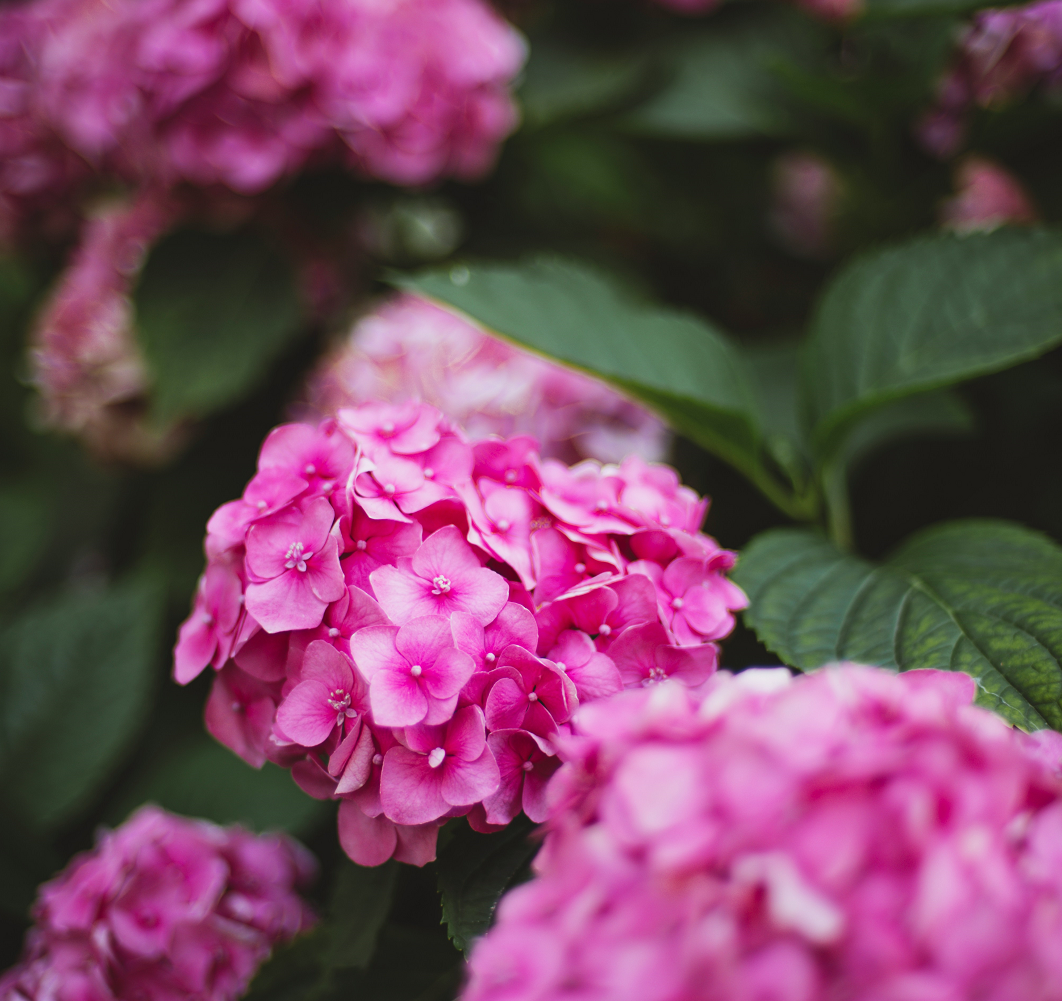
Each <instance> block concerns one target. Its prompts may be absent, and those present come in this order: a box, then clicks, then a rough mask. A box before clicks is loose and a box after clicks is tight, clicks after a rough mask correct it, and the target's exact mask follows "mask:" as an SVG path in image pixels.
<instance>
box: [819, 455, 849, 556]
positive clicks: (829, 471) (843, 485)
mask: <svg viewBox="0 0 1062 1001" xmlns="http://www.w3.org/2000/svg"><path fill="white" fill-rule="evenodd" d="M822 486H823V496H824V497H825V500H826V520H827V525H828V526H829V532H830V538H831V539H832V540H833V544H834V545H835V546H837V548H838V549H841V550H843V551H844V552H851V551H852V550H853V549H854V548H855V539H854V538H853V536H852V508H851V505H850V504H849V501H848V469H847V467H846V466H845V464H844V463H843V462H837V461H835V462H831V463H830V464H829V465H828V466H826V468H825V469H824V470H823V473H822Z"/></svg>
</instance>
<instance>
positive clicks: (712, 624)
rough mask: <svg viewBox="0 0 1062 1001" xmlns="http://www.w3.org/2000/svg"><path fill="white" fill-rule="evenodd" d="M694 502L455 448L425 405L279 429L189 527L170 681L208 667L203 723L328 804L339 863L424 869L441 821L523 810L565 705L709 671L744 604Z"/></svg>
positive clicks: (373, 407) (502, 451)
mask: <svg viewBox="0 0 1062 1001" xmlns="http://www.w3.org/2000/svg"><path fill="white" fill-rule="evenodd" d="M706 507H707V504H706V502H705V501H703V500H702V499H700V498H698V497H697V495H696V494H695V493H694V492H693V491H691V490H689V489H688V488H686V487H683V486H681V485H680V484H679V482H678V478H677V476H676V475H675V473H674V471H673V470H671V469H669V468H667V467H666V466H660V465H649V464H647V463H646V462H645V461H644V460H642V459H640V458H638V457H636V456H631V457H629V458H627V459H625V460H624V461H623V462H622V463H621V464H620V465H619V466H602V465H601V464H600V463H598V462H595V461H593V460H587V461H584V462H583V463H580V464H579V465H576V466H573V467H568V466H565V465H564V464H563V463H561V462H560V461H558V460H555V459H541V458H540V456H539V454H538V448H537V443H536V442H535V440H534V439H533V438H529V437H526V436H518V437H514V438H508V439H502V438H497V437H491V438H487V439H484V440H482V441H480V442H478V443H476V444H474V445H473V444H471V443H469V442H468V440H467V439H466V437H465V435H464V434H463V433H462V431H461V430H460V428H459V427H457V426H455V425H453V424H451V423H450V422H449V421H448V420H446V419H445V418H444V417H443V415H442V413H441V412H440V411H438V410H436V409H435V408H434V407H431V406H429V405H428V404H424V403H405V404H384V403H368V404H363V405H361V406H359V407H351V408H342V409H340V410H339V411H338V413H337V414H336V416H335V417H334V418H329V419H326V420H325V421H324V422H322V423H321V424H320V425H318V426H317V427H314V426H313V425H310V424H287V425H283V426H281V427H278V428H276V429H275V430H273V431H272V432H271V433H270V435H269V436H268V437H267V438H266V440H265V442H264V444H263V445H262V450H261V452H260V453H259V456H258V472H257V473H256V475H255V476H254V478H253V479H252V480H251V481H250V482H249V483H248V485H247V488H246V489H245V490H244V493H243V497H242V498H241V499H239V500H236V501H232V502H231V503H229V504H225V505H223V506H222V507H220V508H219V509H218V510H217V511H216V512H215V513H214V515H213V517H212V518H211V519H210V522H209V524H208V526H207V538H206V542H205V550H206V553H207V557H208V561H209V562H208V566H207V569H206V572H205V573H204V574H203V576H202V577H201V578H200V582H199V588H198V591H197V594H196V599H195V607H194V608H193V610H192V614H191V616H190V617H189V618H188V619H187V620H186V621H185V623H184V625H183V626H182V627H181V632H180V637H179V639H178V642H177V646H176V647H175V650H174V661H175V663H174V677H175V678H176V680H177V681H178V682H181V683H182V684H186V683H188V682H189V681H191V680H192V679H194V678H195V677H196V676H197V675H198V674H199V673H200V672H201V671H203V670H204V669H205V668H206V667H207V666H208V665H210V666H213V668H214V669H215V670H217V671H218V674H217V676H216V677H215V680H214V683H213V688H212V690H211V695H210V699H209V700H208V702H207V705H206V725H207V728H208V729H209V730H210V732H211V733H212V734H213V735H214V736H215V737H216V738H217V739H218V740H219V741H221V742H222V743H223V744H225V745H226V746H228V747H229V748H231V749H232V750H234V751H235V752H236V753H237V754H239V755H240V756H241V757H243V758H244V760H246V761H247V762H248V763H250V764H252V765H254V766H256V767H261V765H262V763H263V762H264V761H266V760H267V759H269V760H272V761H275V762H277V763H278V764H281V765H284V766H285V767H290V768H291V769H292V774H293V776H294V778H295V780H296V782H298V783H299V785H300V786H301V787H302V788H303V789H304V790H305V791H306V792H307V793H309V794H310V795H312V796H316V797H318V798H334V799H339V800H340V801H341V802H340V807H339V839H340V843H341V844H342V845H343V848H344V850H345V851H346V852H347V854H348V855H349V856H350V857H351V858H352V859H353V860H354V861H355V862H358V863H360V864H362V865H378V864H380V863H382V862H384V861H386V860H387V859H388V858H390V857H391V856H392V855H394V856H395V857H396V858H398V859H399V860H401V861H405V862H413V863H415V864H418V865H423V864H424V863H426V862H429V861H431V860H432V859H433V858H434V857H435V842H436V837H437V834H438V828H439V826H440V824H441V823H443V822H444V821H445V820H447V819H449V818H451V817H457V816H463V815H467V816H468V818H469V823H470V824H471V825H472V827H473V829H475V830H480V831H484V832H489V831H491V830H496V829H497V828H498V827H500V826H504V825H505V824H508V823H509V822H510V821H511V820H512V819H513V818H514V817H515V816H516V815H517V814H519V813H520V812H521V811H523V812H525V813H526V814H527V816H528V817H529V818H530V819H531V820H534V821H540V820H542V819H544V816H545V814H544V806H543V800H542V791H543V785H544V782H545V780H546V779H547V778H548V777H549V775H550V774H551V773H552V771H553V770H554V768H555V767H556V765H557V761H556V757H555V749H554V741H555V740H556V739H557V737H558V735H559V734H560V733H562V732H563V731H564V729H565V728H566V727H567V725H568V722H569V720H570V719H571V716H572V713H573V712H574V711H575V710H576V708H577V707H578V706H579V705H580V703H584V702H588V701H592V700H595V699H599V698H603V697H606V696H609V695H612V694H614V693H616V692H619V691H621V690H622V689H623V688H624V687H637V686H644V685H650V684H653V683H655V682H657V681H660V680H663V679H665V678H668V677H671V676H675V677H678V678H681V679H683V680H685V681H687V682H688V683H690V684H699V683H701V682H702V681H704V679H705V678H707V677H708V676H709V675H710V674H711V673H712V672H713V671H714V670H715V669H716V664H717V661H718V654H719V650H718V646H717V644H716V642H715V641H716V640H719V639H721V638H723V637H724V636H726V635H727V634H728V633H729V632H730V631H731V630H732V629H733V627H734V618H733V614H732V613H733V612H734V611H736V610H738V609H741V608H743V607H745V605H746V600H745V596H744V595H743V594H742V592H741V590H740V589H739V588H737V587H736V586H735V585H733V584H732V583H730V581H728V580H727V579H726V577H725V572H726V571H727V570H729V569H730V568H731V567H732V566H733V563H734V554H733V553H731V552H728V551H726V550H724V549H721V548H720V547H719V546H718V544H717V543H716V542H715V541H714V540H713V539H711V538H710V537H708V536H706V535H703V534H702V533H701V532H700V531H699V529H700V525H701V523H702V521H703V519H704V514H705V510H706Z"/></svg>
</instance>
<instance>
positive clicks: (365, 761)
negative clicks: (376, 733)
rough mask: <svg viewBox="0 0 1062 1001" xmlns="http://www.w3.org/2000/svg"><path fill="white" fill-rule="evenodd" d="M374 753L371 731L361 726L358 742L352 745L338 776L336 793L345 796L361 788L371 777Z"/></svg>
mask: <svg viewBox="0 0 1062 1001" xmlns="http://www.w3.org/2000/svg"><path fill="white" fill-rule="evenodd" d="M375 753H376V745H375V743H374V742H373V739H372V731H371V730H370V729H369V728H368V726H362V727H361V732H360V733H359V734H358V742H357V744H355V745H354V750H353V751H352V752H351V755H350V758H349V760H348V761H347V765H346V767H345V768H344V769H343V774H342V775H341V776H340V777H339V784H338V785H337V786H336V795H337V796H345V795H347V793H351V792H355V791H356V790H358V789H360V788H362V786H364V785H365V783H366V782H368V781H369V779H370V778H371V777H372V758H373V755H374V754H375Z"/></svg>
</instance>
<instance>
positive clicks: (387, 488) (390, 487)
mask: <svg viewBox="0 0 1062 1001" xmlns="http://www.w3.org/2000/svg"><path fill="white" fill-rule="evenodd" d="M383 491H384V493H385V494H387V496H388V497H394V495H395V485H394V484H393V483H385V484H384V488H383Z"/></svg>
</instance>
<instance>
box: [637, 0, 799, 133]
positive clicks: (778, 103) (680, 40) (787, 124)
mask: <svg viewBox="0 0 1062 1001" xmlns="http://www.w3.org/2000/svg"><path fill="white" fill-rule="evenodd" d="M713 20H715V19H713ZM819 37H820V29H818V28H817V27H816V26H814V25H813V24H811V23H810V22H809V21H808V20H807V19H806V18H803V17H802V16H801V15H800V14H798V13H796V12H794V11H791V10H785V9H773V10H762V9H761V10H755V11H749V10H741V11H733V12H728V13H726V14H725V15H723V16H722V18H721V19H720V20H717V21H715V23H714V24H710V25H709V26H707V27H705V28H699V29H694V28H692V27H690V28H684V29H683V30H682V31H681V32H680V33H678V34H676V35H675V37H674V39H673V40H672V41H671V42H670V43H668V44H667V45H665V46H664V47H663V49H662V51H661V61H662V63H663V65H664V67H665V69H666V71H667V73H668V82H667V84H666V85H665V86H664V87H663V88H661V89H660V91H658V92H657V93H656V94H655V95H654V96H652V97H650V98H649V99H648V100H647V101H645V102H644V103H642V104H640V105H639V106H638V107H637V108H635V109H634V110H633V111H632V112H631V113H630V114H628V115H626V116H625V117H624V118H623V120H622V127H623V128H625V129H627V130H629V131H632V132H637V133H638V134H641V135H650V136H660V137H664V138H674V139H694V140H729V139H745V138H748V137H754V136H764V135H767V136H778V135H788V134H789V133H791V132H792V131H793V130H794V128H795V121H794V119H793V116H792V114H791V113H790V111H789V110H788V109H787V107H786V104H785V101H784V94H783V92H782V88H781V87H780V86H779V82H778V79H777V77H776V74H775V72H774V67H775V66H777V65H778V64H779V63H785V62H790V61H794V60H796V61H802V60H804V59H805V58H806V57H807V56H808V55H809V54H810V53H812V52H814V51H816V49H817V48H818V45H819V41H818V40H819Z"/></svg>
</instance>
